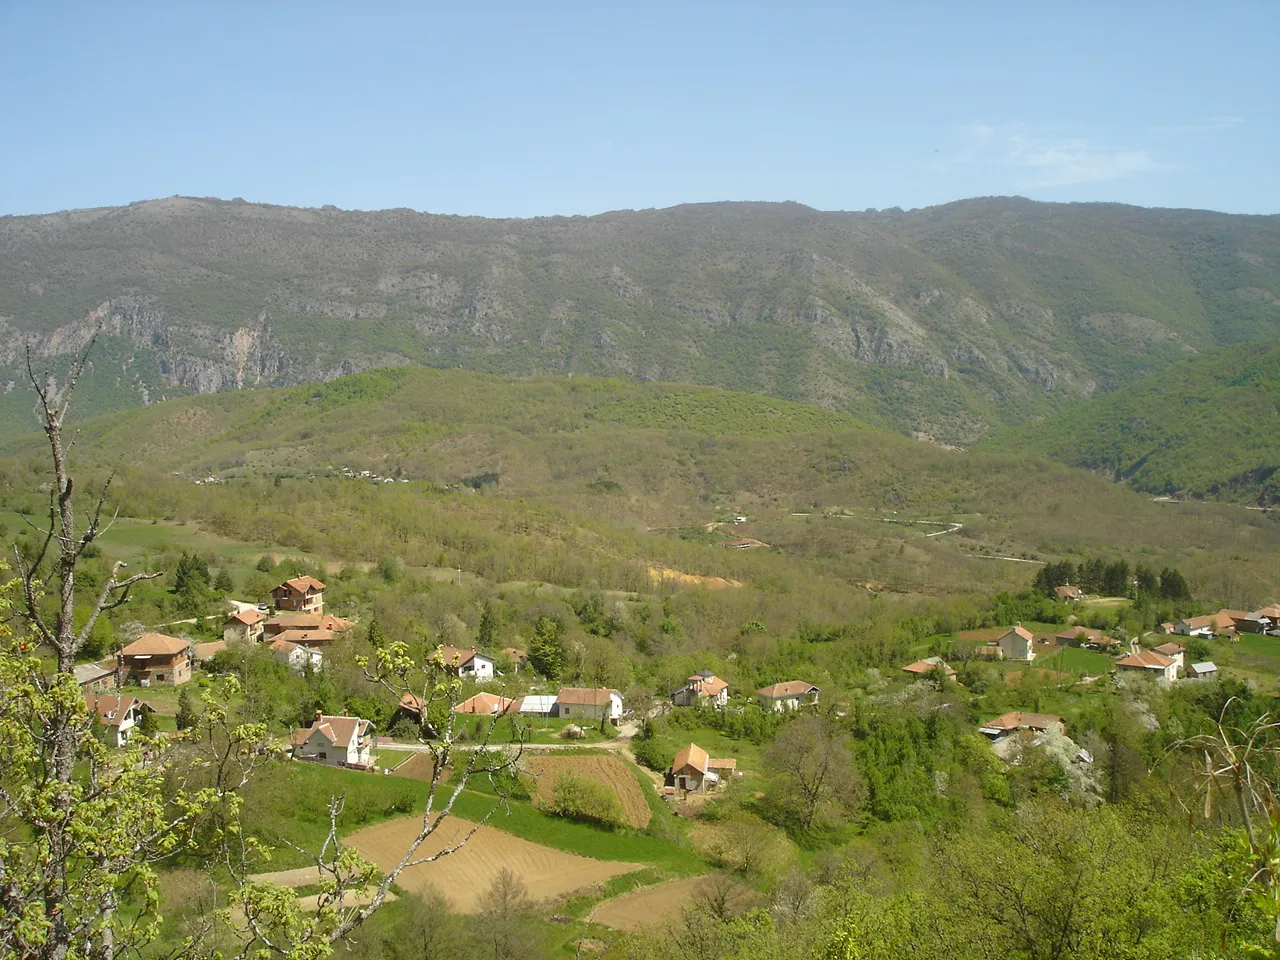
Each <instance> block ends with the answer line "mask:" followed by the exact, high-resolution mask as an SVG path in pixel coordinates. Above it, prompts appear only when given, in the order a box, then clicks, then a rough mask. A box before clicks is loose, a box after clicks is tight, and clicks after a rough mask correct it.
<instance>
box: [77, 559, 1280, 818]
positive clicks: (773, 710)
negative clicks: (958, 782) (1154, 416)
mask: <svg viewBox="0 0 1280 960" xmlns="http://www.w3.org/2000/svg"><path fill="white" fill-rule="evenodd" d="M324 591H325V584H324V583H323V582H322V581H320V580H318V579H316V578H315V577H312V576H305V575H304V576H297V577H293V578H290V579H288V580H285V581H284V582H282V583H280V584H279V585H278V586H276V587H275V588H274V590H273V591H272V605H271V607H273V608H274V609H272V608H271V607H267V605H255V604H251V603H246V602H242V601H235V600H229V601H228V603H229V605H230V607H231V608H232V612H230V613H229V614H228V615H227V616H226V619H225V622H224V623H223V626H222V639H221V640H217V641H212V642H206V643H195V642H192V641H191V640H187V639H182V638H179V637H173V636H169V635H166V634H162V633H158V632H146V633H144V634H142V635H141V636H139V637H138V638H137V639H136V640H134V641H132V642H131V643H129V644H127V645H125V646H123V647H122V648H121V649H120V651H119V652H118V653H117V654H116V655H115V656H114V657H113V658H109V659H107V660H102V661H97V662H92V663H86V664H82V665H79V666H77V667H76V668H75V675H76V678H77V681H78V682H79V684H80V687H81V690H82V691H83V693H84V697H85V702H86V705H87V706H88V707H89V709H90V710H91V712H92V713H93V714H94V715H96V716H97V718H98V720H99V722H100V724H101V725H102V727H103V730H104V735H105V738H106V740H107V742H108V743H109V744H111V745H113V746H117V747H120V746H123V745H125V744H126V743H127V742H128V741H129V739H130V737H131V735H132V734H133V733H134V732H135V731H138V730H142V729H144V728H145V726H146V719H147V715H148V714H150V713H154V711H155V707H154V706H153V705H152V704H151V703H149V702H148V700H147V691H148V690H149V689H152V690H154V689H155V688H161V687H179V686H182V685H183V684H186V683H189V682H190V681H192V680H193V679H194V678H196V677H197V676H198V675H199V672H200V671H201V669H202V667H204V666H207V665H208V664H209V663H210V661H211V660H212V659H213V658H214V657H215V656H217V655H218V654H220V653H222V652H224V651H226V650H228V649H229V648H234V647H235V646H237V645H240V646H244V647H249V646H261V647H263V648H265V649H266V650H268V651H270V653H271V655H272V656H273V657H274V658H275V660H276V661H277V662H279V663H280V664H282V665H284V666H286V667H288V668H289V669H290V670H291V671H293V672H295V673H298V674H302V673H313V672H317V671H320V670H322V669H323V667H324V663H325V658H326V654H327V652H328V651H330V650H332V649H333V648H334V646H335V645H336V644H342V643H344V642H348V641H349V640H350V638H351V637H352V633H351V631H353V630H354V629H355V628H356V626H357V624H356V623H355V622H354V621H352V620H348V619H344V618H342V617H338V616H335V615H333V614H330V613H326V612H325V600H324ZM1055 595H1056V597H1057V598H1058V599H1059V600H1061V601H1063V602H1067V603H1079V602H1080V601H1082V600H1083V599H1084V598H1083V597H1082V595H1081V593H1080V591H1079V589H1078V588H1075V587H1071V586H1059V587H1057V588H1055ZM264 608H265V609H264ZM1162 634H1163V635H1164V636H1167V637H1171V638H1174V637H1176V638H1179V639H1163V638H1162V636H1161V635H1162ZM1245 634H1256V635H1261V636H1273V637H1278V636H1280V605H1276V604H1272V605H1268V606H1264V607H1260V608H1258V609H1256V610H1253V611H1243V610H1229V609H1222V610H1219V611H1218V612H1217V613H1214V614H1207V615H1202V616H1195V617H1188V618H1185V619H1179V620H1176V621H1170V622H1166V623H1163V624H1162V625H1161V627H1160V630H1159V631H1158V632H1155V633H1152V634H1150V635H1148V636H1146V637H1144V638H1142V641H1141V642H1139V641H1138V640H1136V639H1135V640H1131V641H1129V642H1128V643H1127V644H1126V643H1125V642H1124V641H1121V640H1120V639H1118V638H1117V637H1115V636H1111V635H1108V634H1107V633H1104V632H1103V631H1101V630H1097V629H1093V628H1090V627H1085V626H1081V625H1073V626H1069V627H1067V628H1066V629H1065V630H1062V631H1059V632H1056V633H1052V634H1049V633H1035V632H1033V631H1031V630H1029V629H1026V628H1024V627H1023V625H1022V624H1021V623H1015V624H1013V625H1012V626H1010V627H1009V628H1008V629H1006V630H1004V631H1002V632H999V635H998V636H995V637H992V638H990V639H987V640H985V641H982V642H972V643H968V644H960V645H957V646H956V647H955V649H954V656H952V657H951V661H949V660H948V658H946V657H944V656H942V655H938V654H935V655H931V656H925V657H922V658H920V659H918V660H916V661H914V662H912V663H908V664H906V665H904V666H902V667H901V671H902V673H904V674H906V675H907V676H908V677H909V678H910V679H911V680H915V681H924V682H928V683H932V684H934V685H936V686H938V687H939V688H941V687H942V686H943V685H944V684H946V683H947V682H951V683H955V682H957V679H956V678H957V677H958V675H959V672H958V671H957V669H956V668H955V667H954V666H953V665H952V663H953V662H960V661H965V662H969V661H979V662H993V663H1001V664H1008V665H1011V666H1012V665H1018V664H1022V665H1025V666H1026V667H1027V668H1030V667H1032V665H1033V664H1035V663H1036V662H1037V661H1039V662H1040V663H1042V664H1043V663H1045V662H1046V661H1049V660H1051V659H1052V658H1054V657H1059V658H1060V657H1061V656H1062V653H1063V651H1068V650H1085V651H1094V652H1096V653H1098V654H1103V655H1105V656H1106V657H1107V658H1108V660H1107V663H1108V666H1109V669H1108V670H1107V671H1106V679H1109V680H1110V682H1113V683H1122V682H1124V679H1125V678H1126V677H1130V678H1133V679H1136V680H1146V681H1150V682H1153V683H1155V684H1157V685H1161V686H1165V687H1167V686H1169V685H1172V684H1175V683H1178V682H1208V681H1211V680H1214V679H1216V678H1217V677H1218V675H1219V668H1218V666H1217V665H1216V664H1215V663H1214V662H1213V661H1212V660H1211V659H1208V658H1207V657H1204V658H1200V659H1195V658H1193V657H1191V656H1190V654H1191V653H1192V652H1193V651H1194V650H1195V649H1196V645H1197V642H1200V648H1201V649H1202V650H1203V649H1205V648H1204V645H1203V641H1205V640H1208V639H1216V640H1227V641H1233V640H1236V639H1237V638H1238V637H1239V636H1241V635H1245ZM1157 641H1158V642H1157ZM438 655H439V657H440V658H441V660H442V662H443V663H444V664H445V665H446V668H447V670H448V671H449V672H450V673H451V674H453V675H454V676H456V677H457V678H458V679H459V680H461V681H464V682H465V683H467V684H468V685H470V686H472V687H473V688H477V689H476V692H474V693H472V694H471V695H470V696H467V697H465V698H461V699H458V700H457V702H455V703H453V704H452V707H451V709H452V711H453V713H454V714H455V715H457V716H458V717H459V718H488V719H489V720H493V721H496V720H498V719H501V718H519V719H522V720H532V719H537V720H555V721H563V722H562V723H561V724H559V725H557V726H556V727H555V728H554V735H555V739H556V740H557V741H563V742H565V743H567V744H571V743H574V742H575V741H579V740H581V739H582V738H584V737H585V736H586V735H587V731H588V730H589V729H590V728H592V727H594V726H597V725H598V726H599V728H600V730H601V731H608V734H609V738H610V740H609V742H607V743H605V744H604V745H603V746H604V747H605V748H606V749H612V748H616V747H617V746H618V745H621V744H625V742H626V741H627V740H628V739H630V738H631V737H634V736H635V735H636V734H637V732H638V731H639V730H640V729H641V726H642V724H643V723H644V721H645V720H646V719H647V718H652V717H661V716H664V715H666V714H668V713H670V711H672V710H681V709H684V710H693V711H700V710H712V711H724V710H741V709H742V708H743V706H744V704H748V703H750V704H752V705H754V706H755V707H756V708H758V709H759V710H761V711H764V712H766V713H769V714H794V713H798V712H808V713H816V712H818V711H819V710H820V708H821V705H820V701H819V694H820V690H819V688H818V687H817V686H816V685H814V684H812V683H810V682H808V681H806V680H801V679H782V680H778V681H776V682H773V683H771V684H768V685H766V686H764V687H761V688H759V689H757V690H755V691H754V693H753V694H751V695H750V696H748V697H745V698H744V697H742V696H740V695H739V696H734V693H733V691H732V690H731V687H730V684H729V683H728V682H726V681H725V680H723V679H721V678H720V677H718V676H716V675H715V674H714V673H712V672H711V671H708V670H702V671H700V672H698V673H696V674H693V675H690V676H689V677H688V678H687V680H686V682H685V683H684V684H683V685H682V686H680V687H679V688H677V689H675V690H672V691H670V693H669V694H668V695H667V696H665V697H661V698H657V699H654V700H650V699H646V700H645V702H644V703H643V704H642V705H641V706H640V710H641V711H642V712H643V715H638V714H637V712H636V710H635V709H633V708H632V706H631V705H629V704H627V703H626V702H625V699H624V695H623V692H622V691H620V690H617V689H613V688H609V687H583V686H560V687H558V688H556V689H555V691H554V692H551V691H548V690H546V689H545V688H546V684H545V682H541V680H540V678H539V677H538V676H537V674H536V673H535V672H534V671H533V670H532V668H531V665H530V658H529V655H528V653H527V652H526V651H525V650H523V649H520V648H517V647H505V648H503V649H501V650H495V651H490V652H482V651H480V650H477V649H475V648H469V649H462V648H459V647H454V646H449V645H441V646H440V647H439V648H438ZM500 665H503V666H505V667H506V668H507V669H509V670H510V671H511V673H512V674H513V675H514V676H515V678H519V677H520V676H524V677H527V678H530V680H529V683H528V684H526V686H528V687H529V691H530V692H523V693H522V692H515V691H511V689H510V684H506V688H507V690H508V692H504V693H494V692H491V691H488V690H485V689H479V688H482V687H485V686H489V685H492V684H494V683H495V682H496V681H499V680H501V679H503V677H504V674H503V672H502V670H501V669H500ZM1050 672H1051V671H1050ZM1102 680H1104V676H1103V674H1101V673H1099V674H1095V675H1089V674H1084V675H1082V676H1080V677H1079V678H1078V679H1077V680H1076V681H1075V684H1076V685H1077V686H1081V685H1089V684H1094V683H1098V682H1101V681H1102ZM126 688H127V689H129V690H131V691H133V692H125V691H126ZM423 707H424V704H423V703H421V702H420V701H419V699H418V698H417V697H416V696H415V695H413V694H411V693H406V694H404V695H403V696H402V697H401V699H400V701H399V702H398V703H397V704H396V706H395V710H394V713H393V714H392V717H391V721H390V723H389V724H388V726H389V727H394V728H397V729H398V730H399V731H400V732H401V733H402V734H403V732H404V731H405V730H406V729H410V730H412V731H415V732H419V731H421V730H422V729H423V717H422V713H423ZM829 709H830V710H831V711H832V712H833V713H834V715H836V716H844V715H845V712H846V711H847V709H848V703H847V702H839V701H837V702H835V703H833V704H831V705H830V707H829ZM1066 727H1067V724H1066V721H1065V720H1064V719H1063V718H1062V717H1061V716H1058V715H1055V714H1049V713H1041V712H1036V711H1028V710H1014V711H1009V712H1005V713H1003V714H1001V715H1000V716H994V717H991V718H989V719H985V720H982V721H981V722H979V724H978V725H977V731H978V732H979V733H980V734H982V735H983V737H985V738H986V739H987V740H988V741H989V742H990V744H991V747H992V749H993V751H994V752H995V754H996V755H997V756H999V757H1001V758H1002V759H1005V760H1016V757H1017V750H1016V749H1015V748H1016V747H1026V746H1036V745H1038V744H1040V743H1041V742H1042V741H1043V738H1044V736H1045V735H1047V734H1055V735H1057V736H1060V737H1064V736H1065V734H1066ZM417 739H418V738H417V737H410V738H409V742H408V743H406V742H405V741H403V740H399V741H398V740H397V739H396V738H393V737H391V736H388V735H387V731H379V730H377V729H376V728H375V724H374V723H373V722H372V721H371V720H369V719H367V718H363V717H360V716H355V715H341V716H333V715H328V714H324V713H323V712H321V711H317V712H316V715H315V717H314V720H313V721H312V722H311V723H310V725H309V726H303V727H298V728H295V729H294V730H293V731H292V732H291V734H290V736H289V740H288V744H287V748H285V751H284V752H285V754H286V755H287V756H289V757H292V758H293V759H296V760H300V761H307V762H311V763H318V764H322V765H327V766H331V767H339V768H345V769H350V770H354V771H366V772H377V771H379V770H382V769H383V767H384V763H383V762H382V761H381V760H380V757H389V758H391V762H392V764H393V765H394V764H396V763H398V762H400V761H401V760H402V759H403V757H402V756H400V755H398V754H397V753H396V751H397V750H398V749H400V748H404V747H408V746H411V745H412V743H413V742H414V741H416V740H417ZM598 739H599V738H598V737H597V740H598ZM1067 743H1068V744H1069V745H1070V746H1071V751H1070V753H1071V755H1072V757H1073V758H1074V759H1075V760H1076V761H1077V762H1080V763H1086V764H1087V763H1091V762H1092V757H1091V756H1090V754H1089V752H1088V751H1087V750H1084V749H1077V748H1075V746H1074V745H1073V744H1070V741H1069V740H1068V741H1067ZM596 745H599V744H598V743H597V744H596ZM541 746H543V747H544V748H545V747H546V745H545V744H543V745H541ZM632 759H634V756H633V757H632ZM384 772H389V771H384ZM660 773H661V775H660V776H659V777H657V778H656V779H655V781H654V786H655V789H657V790H659V791H660V792H661V794H662V796H663V798H664V799H666V800H667V801H669V802H672V801H684V800H688V799H691V798H693V797H695V796H697V795H702V794H706V793H710V792H714V791H717V790H720V789H723V788H724V787H725V786H727V785H729V784H731V783H732V782H733V781H734V779H735V778H739V777H741V776H742V771H740V770H739V769H738V761H737V759H736V758H733V757H713V756H711V755H710V753H709V752H708V751H707V750H705V749H703V748H702V747H701V746H699V745H698V744H697V743H694V742H689V743H687V744H686V745H684V746H683V747H681V748H680V749H679V751H678V752H677V753H676V755H675V758H674V759H673V761H672V762H671V765H670V766H669V767H667V768H666V769H665V770H663V771H661V772H660Z"/></svg>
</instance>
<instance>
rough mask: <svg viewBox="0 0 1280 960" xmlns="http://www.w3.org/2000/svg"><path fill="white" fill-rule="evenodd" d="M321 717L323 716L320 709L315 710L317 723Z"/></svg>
mask: <svg viewBox="0 0 1280 960" xmlns="http://www.w3.org/2000/svg"><path fill="white" fill-rule="evenodd" d="M323 717H324V713H323V712H322V711H320V710H317V711H316V723H319V722H320V720H321V719H322V718H323Z"/></svg>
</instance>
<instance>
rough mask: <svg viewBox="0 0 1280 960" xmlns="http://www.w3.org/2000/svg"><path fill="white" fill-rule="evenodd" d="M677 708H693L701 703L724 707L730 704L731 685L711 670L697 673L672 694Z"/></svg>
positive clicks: (672, 699)
mask: <svg viewBox="0 0 1280 960" xmlns="http://www.w3.org/2000/svg"><path fill="white" fill-rule="evenodd" d="M671 701H672V703H674V704H675V705H676V706H677V707H692V706H696V705H698V704H701V703H706V704H710V705H711V706H713V707H723V706H724V705H725V704H726V703H728V702H729V684H728V683H726V682H725V681H724V680H721V679H720V678H719V677H717V676H716V675H715V674H714V673H712V672H711V671H710V670H703V671H701V672H700V673H695V674H694V675H693V676H692V677H690V678H689V680H688V682H687V683H686V684H685V685H684V686H683V687H681V688H680V689H679V690H677V691H675V692H674V693H672V694H671Z"/></svg>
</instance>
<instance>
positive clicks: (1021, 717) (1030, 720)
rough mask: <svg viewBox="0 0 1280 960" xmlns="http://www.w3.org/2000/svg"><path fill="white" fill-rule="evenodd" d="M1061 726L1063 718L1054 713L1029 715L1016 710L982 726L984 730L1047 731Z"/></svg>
mask: <svg viewBox="0 0 1280 960" xmlns="http://www.w3.org/2000/svg"><path fill="white" fill-rule="evenodd" d="M1055 723H1057V724H1061V723H1062V718H1061V717H1059V716H1057V715H1056V714H1052V713H1027V712H1025V711H1022V710H1014V711H1013V712H1012V713H1006V714H1004V715H1003V716H1000V717H996V718H995V719H994V720H990V721H988V722H987V723H984V724H983V725H982V729H984V730H1047V729H1048V728H1049V727H1050V726H1051V725H1053V724H1055Z"/></svg>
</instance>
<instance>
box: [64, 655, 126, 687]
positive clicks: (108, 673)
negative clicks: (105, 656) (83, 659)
mask: <svg viewBox="0 0 1280 960" xmlns="http://www.w3.org/2000/svg"><path fill="white" fill-rule="evenodd" d="M71 672H72V673H73V674H74V675H75V678H76V683H78V684H80V689H81V690H83V691H84V692H85V693H100V692H102V691H104V690H110V689H112V688H113V687H115V685H116V664H115V661H114V660H108V661H105V662H103V663H79V664H76V665H75V666H74V667H72V668H71Z"/></svg>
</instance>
